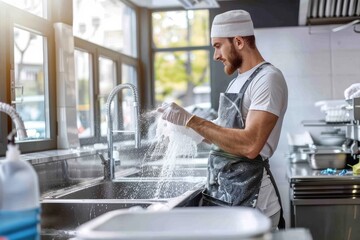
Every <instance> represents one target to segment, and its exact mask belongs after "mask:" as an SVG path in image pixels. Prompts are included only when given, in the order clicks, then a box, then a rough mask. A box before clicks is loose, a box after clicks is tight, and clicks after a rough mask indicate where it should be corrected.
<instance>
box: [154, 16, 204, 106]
mask: <svg viewBox="0 0 360 240" xmlns="http://www.w3.org/2000/svg"><path fill="white" fill-rule="evenodd" d="M208 22H209V14H208V11H207V10H196V11H167V12H154V13H153V14H152V24H153V43H154V76H155V80H154V81H155V100H156V105H159V104H161V103H162V102H167V101H176V102H178V103H179V104H181V105H183V106H188V105H193V104H198V103H203V102H210V86H209V82H210V56H209V53H210V46H209V41H210V38H209V30H208V29H209V27H208Z"/></svg>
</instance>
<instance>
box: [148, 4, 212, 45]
mask: <svg viewBox="0 0 360 240" xmlns="http://www.w3.org/2000/svg"><path fill="white" fill-rule="evenodd" d="M152 24H153V41H154V44H155V47H157V48H169V47H187V46H207V45H209V41H210V39H209V12H208V10H197V11H169V12H155V13H153V14H152Z"/></svg>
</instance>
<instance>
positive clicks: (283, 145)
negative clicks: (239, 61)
mask: <svg viewBox="0 0 360 240" xmlns="http://www.w3.org/2000/svg"><path fill="white" fill-rule="evenodd" d="M334 27H335V25H334V26H331V25H327V26H313V27H283V28H265V29H256V30H255V35H256V41H257V46H258V48H259V50H260V52H261V53H262V55H263V57H264V58H265V59H266V60H267V61H269V62H271V63H272V64H274V65H275V66H276V67H278V68H279V69H280V70H282V72H283V74H284V76H285V78H286V81H287V84H288V88H289V107H288V110H287V113H286V117H285V120H284V126H283V132H282V136H281V140H280V143H279V148H278V151H277V154H282V155H283V154H284V152H286V151H287V141H286V137H285V136H286V132H294V133H296V132H302V131H305V130H309V129H307V128H306V129H305V128H304V127H302V126H301V124H300V122H301V120H304V119H308V120H313V119H321V118H324V115H323V113H321V112H320V111H319V108H317V107H315V106H314V103H315V102H316V101H319V100H327V99H342V98H343V92H344V90H345V89H346V88H347V87H348V86H350V85H351V84H352V83H355V82H360V34H359V33H355V32H354V31H353V28H352V27H350V28H348V29H345V30H342V31H339V32H335V33H334V32H332V31H331V29H332V28H334Z"/></svg>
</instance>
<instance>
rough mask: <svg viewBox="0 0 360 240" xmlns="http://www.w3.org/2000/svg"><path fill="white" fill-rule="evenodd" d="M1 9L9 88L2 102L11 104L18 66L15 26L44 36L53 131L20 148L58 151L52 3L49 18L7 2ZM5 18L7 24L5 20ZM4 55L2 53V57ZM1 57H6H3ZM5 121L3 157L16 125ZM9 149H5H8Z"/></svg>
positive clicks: (1, 3)
mask: <svg viewBox="0 0 360 240" xmlns="http://www.w3.org/2000/svg"><path fill="white" fill-rule="evenodd" d="M0 9H2V12H1V14H0V20H1V21H0V22H3V23H2V24H3V27H1V33H2V34H1V36H5V37H4V38H3V39H2V43H1V44H0V45H1V46H2V48H5V50H4V52H3V51H1V52H3V53H2V54H3V55H4V56H5V57H4V60H3V61H4V63H2V64H1V66H2V67H0V69H1V68H3V69H4V72H5V73H4V74H2V75H3V77H4V80H1V81H5V85H6V87H5V88H4V89H3V91H5V94H4V96H5V97H4V99H0V101H3V102H6V103H8V104H10V103H11V100H12V99H11V97H12V96H11V91H12V89H11V81H12V79H11V69H12V66H14V27H18V28H21V29H25V30H30V31H33V32H35V33H37V34H39V35H40V36H42V37H44V40H45V41H44V49H46V52H44V70H45V75H47V76H46V78H47V81H45V88H46V89H47V90H46V93H47V94H45V100H46V101H47V106H48V108H47V111H48V117H49V118H48V122H47V124H48V126H49V128H48V130H49V131H50V134H49V138H48V139H39V140H29V141H19V142H18V144H19V147H20V150H21V152H35V151H42V150H49V149H56V148H57V132H56V131H57V128H56V127H57V126H56V70H55V61H56V59H55V39H54V28H53V23H52V21H51V20H49V19H51V14H50V9H51V1H48V2H47V11H48V13H47V18H42V17H39V16H36V15H34V14H32V13H29V12H27V11H24V10H21V9H19V8H16V7H14V6H11V5H8V4H6V3H3V2H0ZM3 19H4V21H3ZM1 52H0V54H1ZM0 58H3V57H2V56H1V55H0ZM1 119H4V120H3V121H4V122H3V121H1V122H0V124H1V125H0V126H1V129H2V132H1V133H2V134H1V140H0V141H1V142H2V144H1V145H0V155H3V154H4V153H5V151H6V145H7V140H6V137H7V133H8V132H10V130H11V129H12V128H14V127H15V126H14V123H12V120H11V119H10V118H8V119H7V120H6V118H3V117H1ZM3 146H5V149H4V147H3Z"/></svg>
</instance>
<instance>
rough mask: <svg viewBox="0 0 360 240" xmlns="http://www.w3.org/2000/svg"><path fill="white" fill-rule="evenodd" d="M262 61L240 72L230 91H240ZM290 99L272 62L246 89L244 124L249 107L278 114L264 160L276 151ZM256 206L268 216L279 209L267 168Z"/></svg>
mask: <svg viewBox="0 0 360 240" xmlns="http://www.w3.org/2000/svg"><path fill="white" fill-rule="evenodd" d="M261 64H263V63H260V64H258V65H256V66H255V67H253V68H252V69H250V70H248V71H246V72H244V73H241V74H238V76H237V77H236V78H235V79H234V80H233V81H232V82H231V83H230V84H229V87H228V90H227V92H228V93H239V92H240V89H241V87H242V86H243V85H244V83H245V82H246V80H247V79H248V78H249V77H250V75H251V74H252V73H253V72H254V71H255V70H256V69H257V67H258V66H260V65H261ZM287 102H288V90H287V85H286V82H285V79H284V76H283V74H282V73H281V71H280V70H279V69H277V68H276V67H274V66H272V65H267V66H264V68H263V69H262V70H261V71H260V72H259V73H258V74H257V75H256V76H255V77H254V79H253V80H252V81H251V83H250V84H249V86H248V88H247V89H246V91H245V95H244V99H243V105H242V112H241V113H242V117H243V120H244V122H245V124H246V117H247V114H248V112H249V110H261V111H266V112H270V113H272V114H275V115H276V116H278V117H279V118H278V120H277V123H276V125H275V127H274V128H273V130H272V131H271V134H270V136H269V138H268V139H267V141H266V143H265V145H264V147H263V149H262V150H261V151H260V155H261V156H262V157H263V159H266V158H270V157H271V156H272V155H273V153H274V151H275V150H276V147H277V145H278V142H279V138H280V133H281V126H282V122H283V119H284V115H285V112H286V109H287ZM256 207H257V208H258V209H259V210H260V211H262V212H263V213H264V214H265V215H266V216H272V215H274V214H275V213H276V212H278V211H279V210H280V205H279V202H278V199H277V196H276V192H275V189H274V186H273V185H272V183H271V181H270V177H269V175H268V174H267V172H266V170H265V169H264V175H263V178H262V180H261V187H260V192H259V197H258V201H257V205H256Z"/></svg>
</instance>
